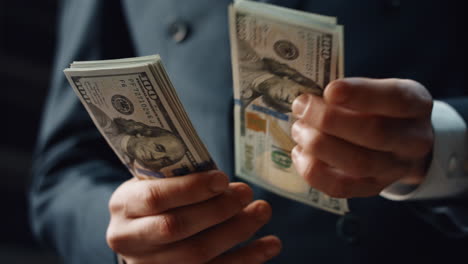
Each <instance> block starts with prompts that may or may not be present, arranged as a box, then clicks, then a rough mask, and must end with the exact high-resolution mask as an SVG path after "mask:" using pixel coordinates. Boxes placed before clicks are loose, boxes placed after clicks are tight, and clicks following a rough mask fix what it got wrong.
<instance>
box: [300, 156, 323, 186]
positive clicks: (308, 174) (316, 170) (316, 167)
mask: <svg viewBox="0 0 468 264" xmlns="http://www.w3.org/2000/svg"><path fill="white" fill-rule="evenodd" d="M321 172H322V164H321V161H319V160H318V159H316V158H312V157H311V158H310V160H309V162H308V166H307V168H306V170H305V171H304V174H303V177H304V179H305V180H306V181H307V182H308V183H309V184H310V185H311V186H312V187H314V186H316V185H317V180H318V177H319V175H320V174H321Z"/></svg>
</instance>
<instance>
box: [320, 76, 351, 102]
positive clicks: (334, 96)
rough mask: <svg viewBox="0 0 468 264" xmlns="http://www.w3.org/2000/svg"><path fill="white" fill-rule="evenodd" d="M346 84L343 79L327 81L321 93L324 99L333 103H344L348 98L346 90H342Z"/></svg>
mask: <svg viewBox="0 0 468 264" xmlns="http://www.w3.org/2000/svg"><path fill="white" fill-rule="evenodd" d="M346 84H347V82H346V81H345V80H337V81H333V82H331V83H329V84H328V86H327V87H326V88H325V92H324V94H323V96H324V98H325V100H327V99H328V100H327V101H328V102H330V103H333V104H344V103H345V102H346V100H347V99H348V96H347V95H346V92H344V91H343V90H345V89H346V88H345V86H346Z"/></svg>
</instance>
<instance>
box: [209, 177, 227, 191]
mask: <svg viewBox="0 0 468 264" xmlns="http://www.w3.org/2000/svg"><path fill="white" fill-rule="evenodd" d="M227 186H228V180H227V177H225V176H224V175H223V174H222V173H220V172H217V173H215V174H214V175H213V176H211V184H210V188H211V191H213V192H215V193H219V192H222V191H224V190H226V188H227Z"/></svg>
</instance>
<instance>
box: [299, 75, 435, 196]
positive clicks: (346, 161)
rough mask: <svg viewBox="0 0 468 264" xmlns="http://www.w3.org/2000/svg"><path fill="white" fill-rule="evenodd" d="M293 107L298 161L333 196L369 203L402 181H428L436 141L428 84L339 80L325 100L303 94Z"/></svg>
mask: <svg viewBox="0 0 468 264" xmlns="http://www.w3.org/2000/svg"><path fill="white" fill-rule="evenodd" d="M292 109H293V114H294V115H295V116H296V117H297V119H298V120H297V121H296V122H295V123H294V124H293V126H292V131H291V133H292V137H293V139H294V140H295V141H296V142H297V145H296V147H294V149H293V150H292V153H291V155H292V159H293V161H294V164H295V167H296V169H297V171H298V172H299V174H300V175H302V176H303V177H304V178H305V179H306V180H307V182H308V183H309V184H310V185H311V186H312V187H314V188H317V189H319V190H321V191H323V192H325V193H326V194H329V195H330V196H333V197H340V198H350V197H366V196H372V195H377V194H379V193H380V191H382V190H383V189H384V188H385V187H387V186H388V185H390V184H392V183H394V182H396V181H400V182H403V183H407V184H419V183H421V182H422V180H423V179H424V175H425V173H426V170H427V164H428V161H429V157H430V152H431V149H432V145H433V141H434V136H433V131H432V126H431V112H432V98H431V96H430V94H429V92H428V91H427V90H426V88H424V87H423V86H422V85H421V84H419V83H417V82H415V81H411V80H401V79H383V80H376V79H366V78H347V79H342V80H336V81H333V82H331V83H330V84H329V85H328V87H327V88H326V89H325V92H324V96H323V98H321V97H318V96H315V95H311V94H304V95H301V96H300V97H298V98H297V99H296V100H295V101H294V103H293V107H292Z"/></svg>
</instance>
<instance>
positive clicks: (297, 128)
mask: <svg viewBox="0 0 468 264" xmlns="http://www.w3.org/2000/svg"><path fill="white" fill-rule="evenodd" d="M301 132H302V124H301V122H300V121H299V120H297V121H296V122H294V123H293V125H292V126H291V137H292V139H293V140H294V141H295V142H296V143H298V142H299V141H300V140H301V139H300V135H301Z"/></svg>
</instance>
